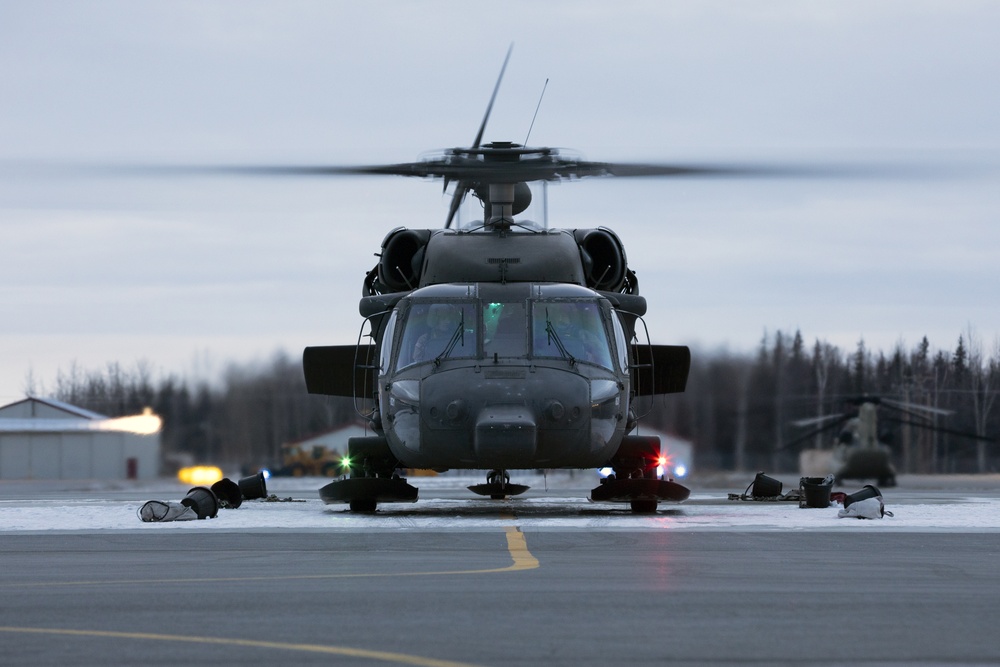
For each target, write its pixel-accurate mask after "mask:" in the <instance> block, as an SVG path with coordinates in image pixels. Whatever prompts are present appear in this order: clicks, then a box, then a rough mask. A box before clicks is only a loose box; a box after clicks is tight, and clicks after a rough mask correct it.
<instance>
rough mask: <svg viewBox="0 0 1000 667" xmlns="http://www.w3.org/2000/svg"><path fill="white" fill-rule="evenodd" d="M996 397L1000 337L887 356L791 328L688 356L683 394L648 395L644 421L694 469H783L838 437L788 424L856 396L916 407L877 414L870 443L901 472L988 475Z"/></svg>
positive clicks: (996, 458)
mask: <svg viewBox="0 0 1000 667" xmlns="http://www.w3.org/2000/svg"><path fill="white" fill-rule="evenodd" d="M998 393H1000V339H997V340H996V341H994V343H993V345H992V349H991V350H990V351H989V353H986V352H984V349H983V344H982V342H981V341H980V339H979V338H978V336H977V335H976V334H975V332H974V331H972V330H971V329H970V330H969V331H968V332H966V333H965V334H963V335H961V336H959V338H958V342H957V344H956V346H955V348H954V350H953V351H944V350H935V349H933V348H932V347H931V345H930V343H929V341H928V340H927V338H926V337H924V338H923V340H921V341H920V343H919V344H918V345H917V346H916V347H915V348H914V349H906V348H905V346H904V345H903V344H902V343H898V344H897V345H896V346H895V347H894V348H893V349H892V350H890V351H889V352H882V351H879V352H874V351H872V350H869V349H868V348H867V347H866V346H865V343H864V341H863V340H862V341H859V342H858V344H857V347H856V348H855V349H854V350H853V351H844V350H841V349H839V348H837V347H836V346H834V345H831V344H829V343H826V342H822V341H819V340H816V341H815V342H813V343H812V344H811V345H808V344H806V342H805V340H804V339H803V337H802V334H801V333H800V332H798V331H796V332H795V333H794V334H788V333H785V332H782V331H777V332H776V333H774V334H773V335H767V336H765V337H764V339H763V340H762V341H761V343H760V346H759V348H758V350H757V353H756V354H755V355H744V356H740V355H730V354H723V353H717V354H707V355H698V354H695V355H694V360H693V362H692V368H691V375H690V377H689V380H688V387H687V391H686V392H685V393H684V394H681V395H677V396H667V397H657V398H656V399H655V401H654V406H655V407H654V409H653V410H652V411H651V412H650V415H649V420H648V422H647V423H649V424H650V425H652V426H654V427H655V428H658V429H660V430H663V431H666V432H669V433H675V434H677V435H678V436H680V437H682V438H686V439H689V440H691V441H692V442H693V443H694V450H695V463H696V464H697V465H698V466H699V467H700V468H708V469H724V470H733V469H735V470H769V471H794V470H797V469H798V458H799V452H800V451H801V450H802V449H805V448H811V447H821V446H827V447H829V446H830V445H831V444H832V443H833V442H834V440H835V439H836V437H837V435H838V430H837V429H833V430H831V431H829V432H826V433H816V434H815V435H813V436H810V433H811V432H813V431H816V430H818V429H815V428H807V427H802V426H797V425H795V423H794V422H798V421H802V420H809V419H814V418H819V417H823V416H832V415H837V414H845V413H847V412H850V411H851V410H852V405H851V404H850V403H849V402H850V401H852V400H856V399H858V398H860V397H862V396H869V397H875V398H885V399H891V400H893V401H897V402H900V403H905V404H910V405H913V406H917V407H913V408H911V409H910V414H908V415H907V414H902V415H901V413H898V412H895V411H889V410H887V409H884V408H883V409H880V410H879V417H878V418H879V431H880V440H882V441H883V442H885V443H886V444H888V445H889V446H890V447H891V448H892V449H893V452H894V454H895V456H894V461H895V464H896V466H897V468H898V469H899V470H900V472H913V473H931V472H956V473H957V472H963V473H964V472H995V471H997V470H998V469H1000V443H998V440H1000V410H998V409H995V408H996V407H997V406H996V399H997V395H998ZM920 406H922V407H926V408H930V409H932V410H936V411H948V414H932V413H931V411H929V410H921V409H920ZM893 417H895V418H897V419H895V420H894V419H893ZM899 417H902V418H901V419H900V418H899ZM900 422H902V423H900ZM927 427H930V428H927Z"/></svg>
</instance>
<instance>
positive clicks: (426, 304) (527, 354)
mask: <svg viewBox="0 0 1000 667" xmlns="http://www.w3.org/2000/svg"><path fill="white" fill-rule="evenodd" d="M628 366H629V358H628V341H627V338H626V334H625V328H624V326H623V324H622V322H621V320H620V319H619V316H618V315H617V314H616V313H615V312H614V310H613V309H612V307H611V304H610V302H609V301H608V299H607V298H604V297H602V296H601V295H600V294H598V293H597V292H595V291H593V290H591V289H588V288H586V287H582V286H579V285H570V284H561V283H508V284H496V283H464V284H461V283H459V284H445V285H434V286H429V287H424V288H421V289H418V290H415V291H413V292H412V293H410V294H409V295H408V296H406V297H405V298H403V299H401V300H400V301H399V302H398V303H397V305H396V306H395V307H394V309H393V311H392V313H391V314H390V315H389V316H388V319H387V321H386V324H385V329H384V334H383V336H382V340H381V345H380V350H379V356H378V384H377V386H378V405H379V413H380V415H381V425H382V428H383V430H384V434H385V437H386V440H387V444H388V447H389V448H390V450H391V451H392V453H393V454H394V455H395V457H396V458H397V459H398V460H399V461H400V462H401V463H402V464H403V465H404V466H406V467H411V468H435V469H445V468H480V469H481V468H487V469H488V468H496V469H522V468H586V467H594V466H600V465H604V464H605V463H606V462H607V461H609V460H610V459H611V458H612V456H613V455H614V454H615V452H616V451H617V449H618V447H619V445H620V444H621V441H622V437H623V436H624V435H625V432H626V425H627V424H628V421H629V420H628V415H629V400H630V376H629V368H628Z"/></svg>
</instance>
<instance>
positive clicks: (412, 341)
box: [396, 302, 478, 368]
mask: <svg viewBox="0 0 1000 667" xmlns="http://www.w3.org/2000/svg"><path fill="white" fill-rule="evenodd" d="M476 329H477V318H476V311H475V309H474V308H473V305H472V304H471V303H422V302H416V303H414V304H413V305H412V306H411V307H410V310H409V313H408V314H407V316H406V322H405V324H404V325H403V333H402V340H401V341H400V344H399V360H398V361H397V363H396V368H406V367H407V366H412V365H413V364H417V363H421V362H428V361H440V360H442V359H455V358H468V357H475V356H476V349H477V346H478V341H477V338H476Z"/></svg>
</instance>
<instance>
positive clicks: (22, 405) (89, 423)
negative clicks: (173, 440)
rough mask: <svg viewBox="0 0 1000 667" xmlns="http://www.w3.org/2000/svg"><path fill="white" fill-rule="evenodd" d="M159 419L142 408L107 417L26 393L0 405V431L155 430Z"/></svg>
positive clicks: (161, 422) (156, 430) (135, 431)
mask: <svg viewBox="0 0 1000 667" xmlns="http://www.w3.org/2000/svg"><path fill="white" fill-rule="evenodd" d="M162 426H163V420H162V419H160V417H158V416H157V415H155V414H153V411H152V410H151V409H149V408H146V409H145V410H144V411H143V413H142V414H138V415H127V416H124V417H108V416H106V415H102V414H98V413H96V412H92V411H90V410H85V409H83V408H80V407H77V406H75V405H70V404H69V403H65V402H63V401H57V400H54V399H51V398H37V397H32V396H29V397H28V398H25V399H23V400H20V401H15V402H14V403H9V404H7V405H4V406H0V433H25V432H31V433H65V432H76V433H79V432H83V431H119V432H126V433H135V434H139V435H152V434H154V433H159V432H160V429H161V428H162Z"/></svg>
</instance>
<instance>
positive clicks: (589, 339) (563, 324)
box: [531, 301, 613, 369]
mask: <svg viewBox="0 0 1000 667" xmlns="http://www.w3.org/2000/svg"><path fill="white" fill-rule="evenodd" d="M531 320H532V325H531V330H532V350H533V354H534V356H536V357H562V358H572V359H573V360H575V361H582V362H588V363H592V364H597V365H598V366H602V367H604V368H607V369H612V368H613V366H612V362H611V348H610V346H609V344H608V336H607V333H605V330H604V326H603V324H602V322H601V311H600V308H599V307H598V305H597V304H596V303H594V302H590V301H535V302H534V303H533V304H532V310H531Z"/></svg>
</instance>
